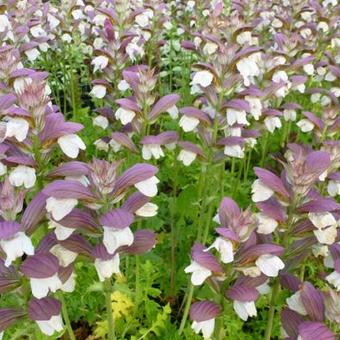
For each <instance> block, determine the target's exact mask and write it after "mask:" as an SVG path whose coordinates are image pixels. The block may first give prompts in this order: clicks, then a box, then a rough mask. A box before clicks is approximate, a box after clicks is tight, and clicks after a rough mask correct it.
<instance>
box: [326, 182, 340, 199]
mask: <svg viewBox="0 0 340 340" xmlns="http://www.w3.org/2000/svg"><path fill="white" fill-rule="evenodd" d="M327 191H328V193H329V195H330V196H332V197H334V196H336V195H340V181H333V180H330V181H329V182H328V185H327Z"/></svg>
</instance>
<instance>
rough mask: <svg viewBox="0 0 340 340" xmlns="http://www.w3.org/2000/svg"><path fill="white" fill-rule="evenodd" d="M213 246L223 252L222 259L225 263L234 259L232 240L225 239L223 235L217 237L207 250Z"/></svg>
mask: <svg viewBox="0 0 340 340" xmlns="http://www.w3.org/2000/svg"><path fill="white" fill-rule="evenodd" d="M211 248H215V249H216V250H217V251H218V252H219V253H220V254H221V261H222V262H223V263H230V262H233V261H234V252H233V244H232V242H231V241H229V240H225V239H223V238H222V237H217V238H216V240H215V241H214V243H213V244H212V245H211V246H210V247H209V248H208V249H207V251H208V250H209V249H211Z"/></svg>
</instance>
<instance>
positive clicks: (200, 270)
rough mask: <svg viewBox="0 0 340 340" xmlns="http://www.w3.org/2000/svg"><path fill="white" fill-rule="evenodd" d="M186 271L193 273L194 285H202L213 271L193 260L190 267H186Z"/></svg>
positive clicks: (192, 280)
mask: <svg viewBox="0 0 340 340" xmlns="http://www.w3.org/2000/svg"><path fill="white" fill-rule="evenodd" d="M184 272H185V273H192V275H191V283H192V284H193V285H194V286H200V285H201V284H202V283H203V282H204V281H205V280H206V279H207V278H208V277H209V276H211V274H212V272H211V271H210V270H209V269H207V268H205V267H203V266H201V265H200V264H198V263H197V262H195V261H193V262H192V263H191V264H190V265H189V266H188V267H186V268H185V269H184Z"/></svg>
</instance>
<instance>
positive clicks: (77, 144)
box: [58, 134, 86, 158]
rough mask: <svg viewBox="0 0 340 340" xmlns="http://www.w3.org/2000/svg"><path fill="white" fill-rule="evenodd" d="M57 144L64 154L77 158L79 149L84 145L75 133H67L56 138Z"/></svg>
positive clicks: (83, 147)
mask: <svg viewBox="0 0 340 340" xmlns="http://www.w3.org/2000/svg"><path fill="white" fill-rule="evenodd" d="M58 144H59V146H60V148H61V150H62V151H63V152H64V154H65V155H66V156H68V157H70V158H77V157H78V154H79V150H85V149H86V145H85V144H84V142H83V140H82V139H81V138H80V137H79V136H78V135H76V134H69V135H65V136H61V137H59V138H58Z"/></svg>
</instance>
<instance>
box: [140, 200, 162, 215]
mask: <svg viewBox="0 0 340 340" xmlns="http://www.w3.org/2000/svg"><path fill="white" fill-rule="evenodd" d="M157 211H158V206H157V204H154V203H151V202H148V203H145V204H144V205H143V206H142V207H140V208H139V209H137V210H136V211H135V214H136V215H137V216H141V217H152V216H156V215H157Z"/></svg>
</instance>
